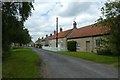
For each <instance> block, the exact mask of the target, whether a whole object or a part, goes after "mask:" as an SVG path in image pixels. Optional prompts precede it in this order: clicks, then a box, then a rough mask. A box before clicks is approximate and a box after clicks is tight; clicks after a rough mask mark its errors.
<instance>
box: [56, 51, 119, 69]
mask: <svg viewBox="0 0 120 80" xmlns="http://www.w3.org/2000/svg"><path fill="white" fill-rule="evenodd" d="M56 53H59V54H63V55H68V56H73V57H78V58H82V59H86V60H90V61H94V62H98V63H104V64H110V65H112V66H115V67H120V65H119V64H118V56H104V55H97V54H95V53H89V52H69V51H58V52H56Z"/></svg>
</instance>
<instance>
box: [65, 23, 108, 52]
mask: <svg viewBox="0 0 120 80" xmlns="http://www.w3.org/2000/svg"><path fill="white" fill-rule="evenodd" d="M101 26H102V25H100V24H97V23H96V24H92V25H88V26H85V27H82V28H78V29H77V30H76V31H74V32H73V33H72V34H71V35H69V36H68V37H67V41H76V42H77V46H76V47H77V51H84V52H96V48H98V47H100V46H101V44H100V41H101V39H102V38H105V37H104V36H106V35H109V33H108V31H109V29H108V27H105V26H104V27H101Z"/></svg>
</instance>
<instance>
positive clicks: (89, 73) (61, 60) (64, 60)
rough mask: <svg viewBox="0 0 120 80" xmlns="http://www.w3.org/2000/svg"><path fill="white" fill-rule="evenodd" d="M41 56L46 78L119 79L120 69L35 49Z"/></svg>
mask: <svg viewBox="0 0 120 80" xmlns="http://www.w3.org/2000/svg"><path fill="white" fill-rule="evenodd" d="M33 50H34V51H35V52H37V54H38V55H40V56H41V58H42V59H43V62H44V63H45V65H44V66H43V77H44V78H118V69H117V68H113V67H111V66H108V65H104V64H99V63H95V62H92V61H88V60H83V59H80V58H75V57H71V56H65V55H61V54H57V53H53V52H50V51H46V50H41V49H37V48H33Z"/></svg>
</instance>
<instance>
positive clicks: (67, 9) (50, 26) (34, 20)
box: [25, 0, 103, 41]
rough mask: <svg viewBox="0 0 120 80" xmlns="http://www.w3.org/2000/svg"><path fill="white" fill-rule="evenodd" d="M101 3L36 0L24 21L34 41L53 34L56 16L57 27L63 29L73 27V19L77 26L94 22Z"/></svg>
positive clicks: (72, 0)
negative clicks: (30, 12)
mask: <svg viewBox="0 0 120 80" xmlns="http://www.w3.org/2000/svg"><path fill="white" fill-rule="evenodd" d="M102 5H103V3H101V2H98V0H96V1H95V2H90V1H88V0H86V1H84V0H81V1H78V2H77V1H74V0H70V2H66V0H58V1H57V2H56V1H54V2H50V1H48V2H47V1H43V2H42V1H41V0H37V2H35V3H34V8H35V10H33V11H32V15H31V16H30V17H29V18H28V20H27V21H26V22H25V27H26V28H28V30H29V33H30V35H31V36H32V40H33V41H36V40H37V39H38V38H39V37H40V38H41V37H45V36H46V34H48V35H50V33H52V34H53V31H54V30H55V29H56V17H58V21H59V28H60V27H62V28H63V31H64V30H67V29H71V28H73V26H72V23H73V21H74V20H75V21H76V22H77V24H78V28H80V27H83V26H86V25H89V24H92V23H95V20H96V19H97V18H99V16H100V7H101V6H102Z"/></svg>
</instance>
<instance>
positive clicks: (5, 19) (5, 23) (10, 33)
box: [1, 2, 33, 55]
mask: <svg viewBox="0 0 120 80" xmlns="http://www.w3.org/2000/svg"><path fill="white" fill-rule="evenodd" d="M32 8H33V5H32V2H2V9H1V10H2V51H3V53H4V52H8V51H10V48H11V43H13V42H17V40H18V38H19V37H22V38H21V39H22V40H27V39H28V38H26V36H27V37H30V36H29V33H28V30H26V29H24V22H25V20H27V18H28V17H29V16H30V15H31V9H32ZM20 34H21V36H19V35H20ZM23 36H25V37H23ZM24 38H26V39H24ZM29 39H30V38H29ZM27 42H28V41H27ZM25 43H26V42H25ZM3 55H4V54H3Z"/></svg>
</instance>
